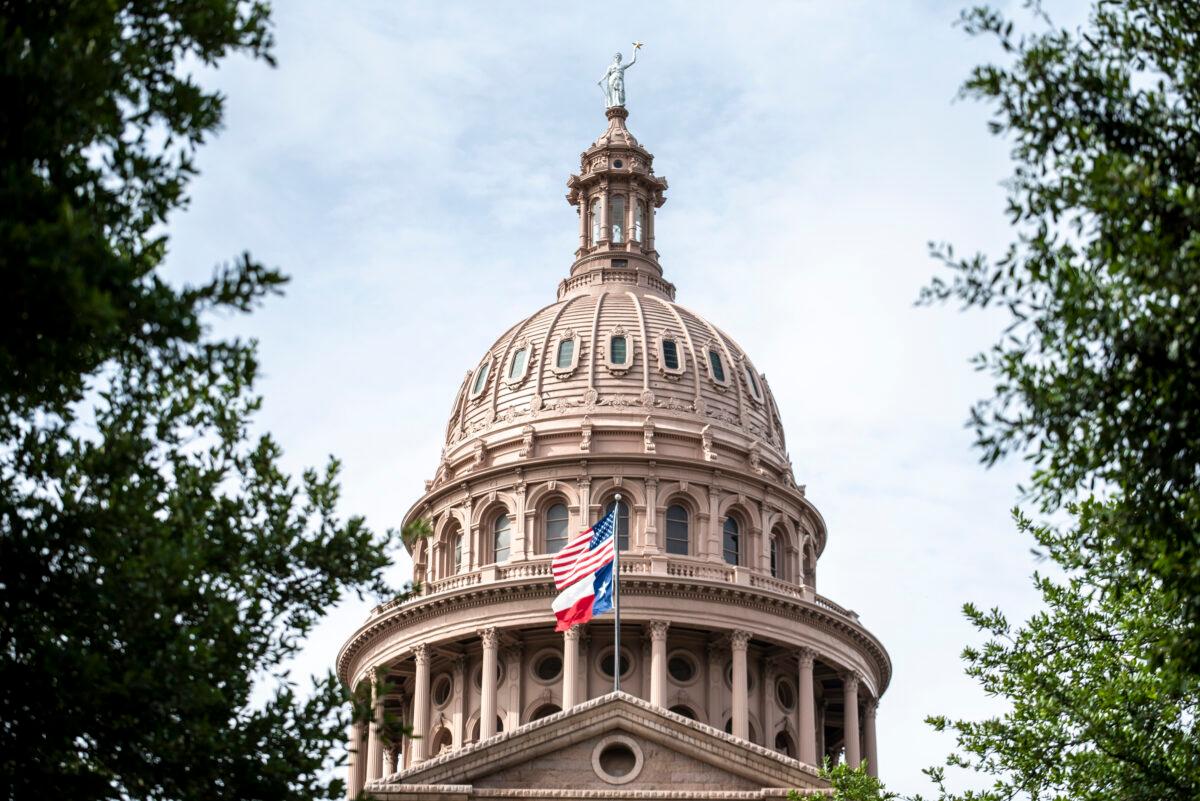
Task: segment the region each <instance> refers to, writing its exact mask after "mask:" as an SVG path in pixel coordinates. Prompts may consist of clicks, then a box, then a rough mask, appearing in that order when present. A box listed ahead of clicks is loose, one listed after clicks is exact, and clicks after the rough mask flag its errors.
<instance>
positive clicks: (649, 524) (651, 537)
mask: <svg viewBox="0 0 1200 801" xmlns="http://www.w3.org/2000/svg"><path fill="white" fill-rule="evenodd" d="M642 546H643V547H644V548H645V549H646V553H652V554H653V553H662V552H663V550H664V549H663V548H662V547H661V546H660V545H659V544H658V479H657V478H648V479H646V527H645V534H644V536H643V542H642Z"/></svg>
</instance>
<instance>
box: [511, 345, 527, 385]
mask: <svg viewBox="0 0 1200 801" xmlns="http://www.w3.org/2000/svg"><path fill="white" fill-rule="evenodd" d="M528 366H529V348H528V347H527V346H525V345H522V346H521V347H520V348H518V349H517V351H516V352H515V353H514V354H513V355H512V361H510V362H509V363H508V381H509V383H510V384H514V383H516V382H518V381H520V380H521V379H523V378H524V377H525V368H526V367H528Z"/></svg>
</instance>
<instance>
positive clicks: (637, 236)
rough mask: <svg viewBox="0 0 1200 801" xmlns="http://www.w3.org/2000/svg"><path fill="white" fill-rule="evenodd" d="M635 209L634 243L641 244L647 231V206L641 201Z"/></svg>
mask: <svg viewBox="0 0 1200 801" xmlns="http://www.w3.org/2000/svg"><path fill="white" fill-rule="evenodd" d="M633 208H634V212H633V241H634V242H641V241H643V240H642V237H643V236H645V230H646V204H645V203H643V202H642V201H640V200H639V201H638V202H637V203H636V204H635V205H634V207H633Z"/></svg>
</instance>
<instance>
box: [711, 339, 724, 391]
mask: <svg viewBox="0 0 1200 801" xmlns="http://www.w3.org/2000/svg"><path fill="white" fill-rule="evenodd" d="M708 377H709V378H711V379H712V380H713V381H715V382H716V383H718V384H720V385H721V386H725V384H726V379H725V360H724V359H723V358H721V351H719V350H717V346H716V345H710V346H709V347H708Z"/></svg>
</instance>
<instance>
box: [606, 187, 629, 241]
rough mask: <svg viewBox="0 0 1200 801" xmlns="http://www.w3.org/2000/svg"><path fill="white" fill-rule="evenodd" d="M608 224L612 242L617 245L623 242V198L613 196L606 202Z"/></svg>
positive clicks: (621, 196)
mask: <svg viewBox="0 0 1200 801" xmlns="http://www.w3.org/2000/svg"><path fill="white" fill-rule="evenodd" d="M608 224H609V227H610V228H612V241H613V244H614V245H619V244H621V243H622V242H624V241H625V196H624V195H613V196H612V198H611V199H610V200H609V201H608Z"/></svg>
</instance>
